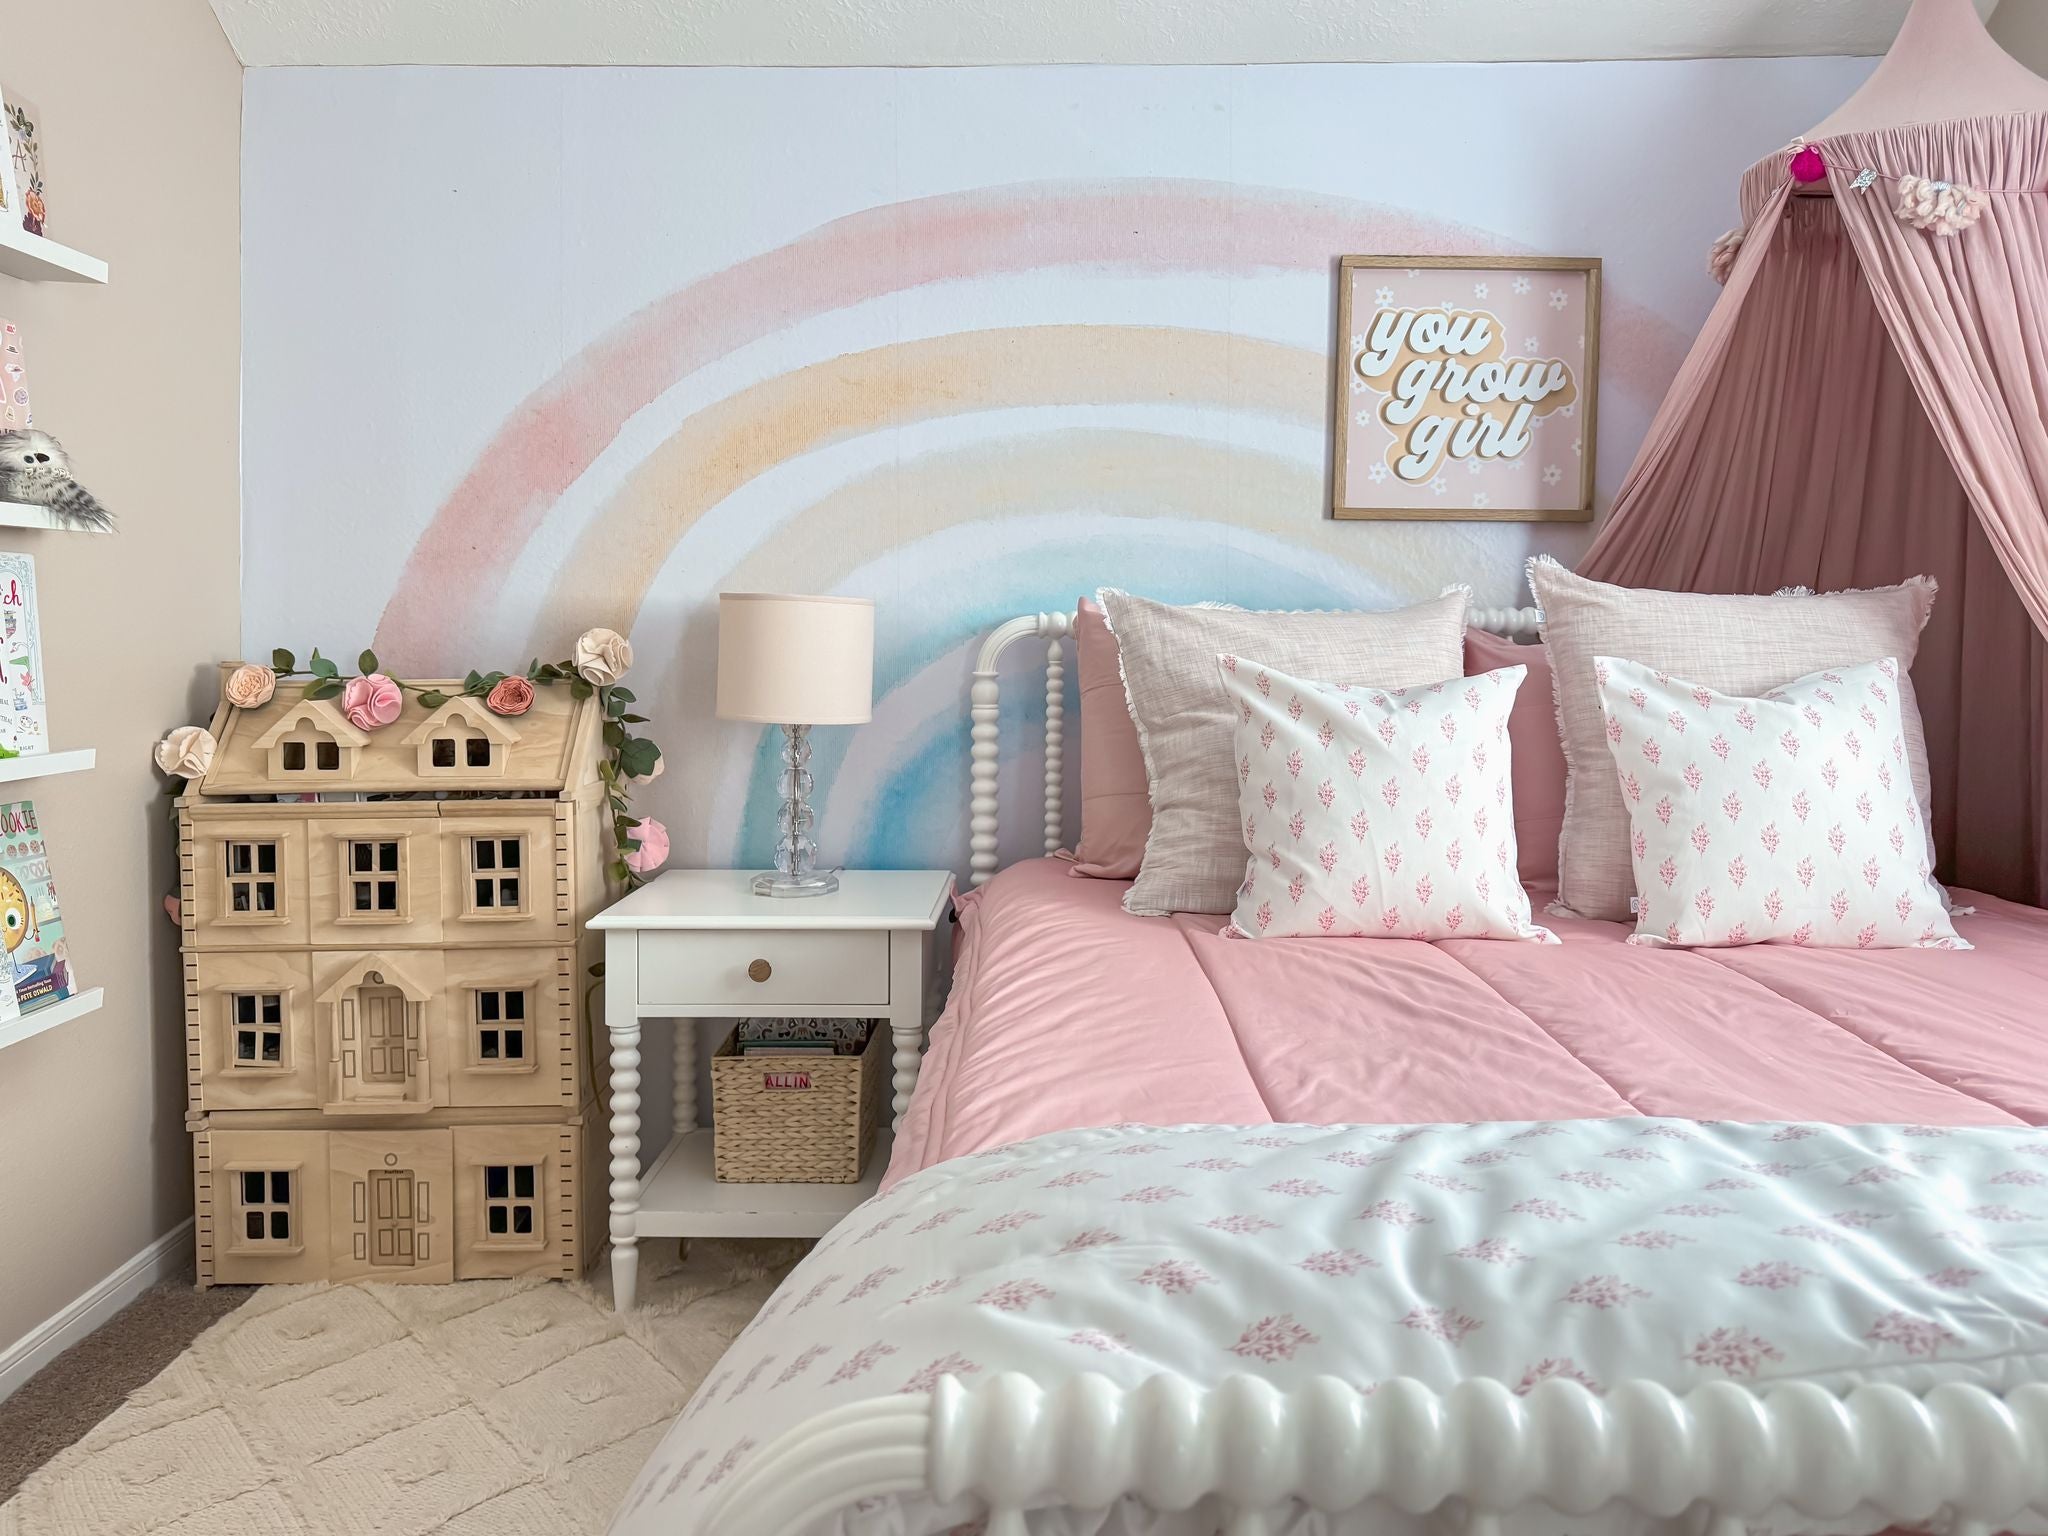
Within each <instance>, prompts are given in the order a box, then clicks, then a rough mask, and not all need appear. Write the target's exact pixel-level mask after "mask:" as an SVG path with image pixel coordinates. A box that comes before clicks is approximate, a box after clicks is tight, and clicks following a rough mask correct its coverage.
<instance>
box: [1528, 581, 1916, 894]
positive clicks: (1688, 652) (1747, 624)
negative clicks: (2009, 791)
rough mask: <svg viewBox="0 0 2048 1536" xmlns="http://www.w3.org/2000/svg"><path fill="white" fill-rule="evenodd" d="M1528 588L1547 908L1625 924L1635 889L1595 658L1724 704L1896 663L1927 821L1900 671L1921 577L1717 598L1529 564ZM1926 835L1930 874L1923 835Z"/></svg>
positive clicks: (1908, 687) (1912, 707)
mask: <svg viewBox="0 0 2048 1536" xmlns="http://www.w3.org/2000/svg"><path fill="white" fill-rule="evenodd" d="M1529 589H1530V591H1532V592H1533V593H1535V595H1536V603H1537V606H1538V607H1540V608H1541V609H1542V610H1543V643H1544V645H1545V646H1547V647H1548V648H1549V651H1550V662H1551V667H1552V678H1553V682H1554V686H1555V688H1556V691H1557V726H1558V734H1559V735H1560V736H1562V737H1563V739H1564V756H1565V768H1566V773H1567V778H1566V783H1565V811H1564V833H1563V835H1562V836H1561V837H1560V838H1559V839H1558V846H1557V899H1558V904H1559V905H1560V906H1562V907H1564V908H1565V909H1566V910H1568V911H1570V912H1574V913H1576V914H1578V915H1579V916H1581V917H1594V918H1604V919H1607V920H1608V921H1611V922H1626V921H1628V919H1629V902H1630V899H1631V898H1632V897H1634V895H1635V894H1636V882H1635V870H1634V866H1633V864H1632V862H1631V858H1630V853H1629V820H1628V807H1627V805H1626V803H1625V802H1624V801H1623V799H1622V794H1621V785H1620V782H1619V780H1618V779H1617V777H1616V775H1615V768H1614V758H1613V755H1612V754H1611V753H1610V751H1609V750H1608V746H1607V715H1606V711H1605V710H1604V709H1603V708H1602V706H1601V703H1600V683H1599V679H1598V677H1597V676H1596V675H1595V669H1594V665H1593V661H1594V658H1595V657H1596V656H1619V657H1622V658H1623V659H1625V660H1628V661H1633V662H1639V663H1641V664H1642V665H1643V666H1646V667H1649V668H1651V669H1653V670H1655V671H1660V672H1670V673H1674V674H1676V675H1677V676H1679V677H1682V678H1684V679H1685V680H1686V681H1687V682H1690V683H1697V684H1699V685H1701V686H1703V687H1706V688H1711V689H1713V690H1714V691H1715V692H1716V693H1726V694H1735V695H1754V694H1761V693H1764V692H1767V691H1768V690H1770V689H1772V688H1778V687H1782V686H1783V685H1784V684H1786V683H1790V682H1793V681H1796V680H1797V679H1799V678H1802V677H1805V676H1807V675H1808V674H1809V673H1813V672H1819V671H1823V670H1825V669H1827V668H1829V667H1854V666H1861V665H1863V664H1864V663H1866V662H1871V661H1875V660H1877V659H1878V658H1880V657H1884V656H1890V657H1896V658H1897V660H1898V663H1899V669H1900V679H1899V713H1900V716H1901V717H1902V722H1903V724H1904V726H1905V736H1906V758H1907V763H1908V766H1909V767H1910V768H1911V770H1912V776H1913V793H1914V795H1915V797H1916V798H1917V799H1918V800H1919V802H1920V821H1921V825H1922V826H1923V827H1927V826H1928V825H1929V822H1928V798H1927V739H1926V736H1925V734H1924V733H1923V731H1922V730H1921V727H1920V705H1919V702H1918V700H1916V699H1915V698H1914V696H1913V683H1912V679H1911V678H1910V677H1909V676H1907V675H1906V673H1907V671H1908V670H1909V669H1910V668H1911V667H1912V665H1913V657H1914V655H1915V654H1916V653H1917V652H1918V651H1919V649H1920V631H1921V629H1922V628H1923V627H1924V626H1925V625H1926V623H1927V615H1928V613H1929V611H1930V610H1931V609H1932V608H1933V606H1934V594H1935V582H1934V578H1933V577H1931V576H1915V577H1914V578H1913V579H1912V580H1910V581H1906V582H1901V583H1900V584H1899V585H1898V586H1896V587H1877V588H1873V589H1872V590H1870V591H1867V592H1820V593H1811V592H1808V593H1799V594H1780V595H1778V596H1774V597H1745V596H1726V597H1724V596H1712V595H1704V594H1700V593H1693V592H1652V591H1640V590H1636V589H1634V588H1630V587H1615V586H1609V585H1608V584H1607V583H1606V582H1604V581H1592V580H1589V579H1588V578H1586V577H1584V576H1578V575H1574V574H1573V573H1572V572H1570V571H1568V570H1566V569H1565V568H1564V567H1563V566H1561V565H1559V564H1558V563H1557V562H1556V561H1555V560H1552V559H1551V558H1550V557H1549V556H1547V555H1539V556H1536V557H1535V558H1533V559H1532V560H1530V562H1529ZM1702 750H1705V746H1704V744H1703V747H1702ZM1927 838H1928V851H1927V862H1928V864H1929V866H1930V867H1931V866H1932V865H1933V862H1934V851H1933V834H1932V832H1931V831H1930V832H1928V834H1927Z"/></svg>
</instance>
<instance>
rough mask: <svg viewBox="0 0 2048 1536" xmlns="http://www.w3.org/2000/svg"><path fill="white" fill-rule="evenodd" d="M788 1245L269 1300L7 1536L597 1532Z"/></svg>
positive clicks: (190, 1353) (30, 1495)
mask: <svg viewBox="0 0 2048 1536" xmlns="http://www.w3.org/2000/svg"><path fill="white" fill-rule="evenodd" d="M805 1246H806V1245H804V1244H800V1243H786V1242H778V1243H768V1242H713V1241H710V1240H703V1241H699V1242H695V1243H692V1244H691V1248H690V1257H689V1260H688V1262H686V1263H682V1264H678V1263H677V1261H676V1258H675V1250H676V1245H675V1244H674V1243H673V1242H669V1241H649V1242H646V1243H643V1244H642V1245H641V1250H640V1252H641V1261H640V1305H639V1307H638V1308H636V1309H635V1310H634V1311H633V1312H631V1313H628V1314H627V1315H626V1316H625V1317H623V1318H621V1317H619V1316H617V1315H616V1314H614V1313H613V1311H612V1308H611V1287H610V1279H609V1276H608V1273H607V1271H606V1270H605V1268H604V1266H603V1265H602V1264H600V1265H599V1267H598V1268H597V1269H595V1270H593V1271H591V1276H590V1281H591V1282H595V1283H594V1284H593V1283H589V1282H586V1283H584V1284H579V1285H563V1284H560V1283H558V1282H552V1283H551V1282H548V1281H531V1280H480V1281H470V1282H467V1283H465V1284H461V1285H379V1286H326V1285H278V1286H266V1287H265V1288H264V1289H262V1290H260V1291H258V1292H257V1293H256V1294H255V1295H254V1296H253V1297H251V1298H250V1300H249V1301H248V1303H247V1304H246V1305H245V1306H243V1307H241V1308H239V1309H238V1310H236V1311H235V1312H233V1313H230V1314H229V1315H228V1316H227V1317H225V1318H223V1319H222V1320H221V1321H220V1322H218V1323H216V1324H215V1325H214V1326H213V1327H211V1328H209V1329H208V1330H207V1331H206V1332H205V1333H203V1334H201V1335H200V1336H199V1338H198V1339H197V1341H195V1342H194V1343H193V1345H192V1347H191V1348H190V1349H188V1350H186V1351H185V1353H184V1354H182V1355H180V1356H179V1357H178V1358H177V1359H176V1360H175V1361H173V1362H172V1363H171V1364H170V1366H168V1367H167V1368H166V1369H165V1370H164V1371H163V1373H162V1374H161V1375H159V1376H158V1377H157V1378H156V1379H155V1380H154V1381H152V1382H150V1383H149V1384H148V1385H147V1386H145V1387H143V1388H142V1389H141V1390H139V1391H138V1392H136V1393H134V1394H133V1395H132V1396H131V1397H130V1398H129V1399H128V1401H127V1402H126V1403H124V1404H123V1405H122V1406H121V1407H119V1408H117V1409H116V1410H115V1411H114V1412H113V1413H112V1414H111V1415H109V1416H108V1417H107V1418H106V1419H105V1420H103V1421H102V1422H101V1423H100V1424H98V1425H97V1426H95V1427H94V1428H93V1429H92V1430H91V1431H90V1432H89V1433H87V1434H86V1435H85V1437H84V1438H83V1439H81V1440H80V1441H79V1442H78V1443H77V1444H76V1445H73V1446H71V1447H70V1448H69V1449H68V1450H65V1451H62V1452H60V1453H58V1454H57V1455H56V1456H55V1457H53V1458H52V1459H51V1460H50V1461H49V1462H48V1463H47V1464H46V1465H45V1466H43V1467H42V1468H41V1469H40V1470H39V1471H37V1472H36V1473H35V1474H34V1475H33V1476H31V1477H30V1478H29V1480H28V1481H27V1483H25V1484H24V1485H23V1487H22V1490H21V1492H20V1493H19V1494H18V1495H17V1496H16V1497H15V1498H14V1499H13V1500H12V1501H11V1502H9V1503H8V1504H6V1505H4V1506H0V1536H141V1533H143V1532H148V1533H150V1536H424V1533H427V1532H446V1533H449V1536H553V1533H557V1532H560V1533H582V1532H601V1531H603V1530H604V1528H605V1525H606V1523H607V1522H608V1521H609V1520H610V1519H611V1515H612V1511H613V1510H614V1509H615V1508H616V1507H617V1505H618V1502H619V1499H620V1497H621V1496H622V1495H623V1494H624V1493H625V1491H626V1487H627V1485H628V1484H629V1483H630V1482H631V1481H632V1478H633V1474H634V1473H635V1472H637V1471H638V1470H639V1469H640V1464H641V1462H642V1461H644V1460H645V1459H646V1457H647V1454H648V1452H649V1451H651V1450H652V1449H653V1448H654V1444H655V1442H656V1441H657V1440H659V1439H660V1438H661V1436H662V1433H663V1432H664V1431H665V1430H666V1429H667V1427H668V1424H669V1421H670V1420H671V1419H672V1418H674V1417H675V1415H676V1413H677V1412H678V1411H680V1409H681V1408H682V1406H683V1404H684V1402H685V1401H686V1400H687V1399H688V1397H689V1395H690V1394H691V1393H692V1392H693V1391H695V1390H696V1387H697V1383H698V1382H699V1381H701V1380H702V1379H703V1377H704V1375H705V1373H706V1372H707V1371H708V1370H710V1368H711V1366H712V1364H713V1363H714V1362H715V1361H716V1360H717V1359H718V1357H719V1356H720V1355H721V1354H723V1353H724V1351H725V1347H726V1345H727V1344H728V1343H730V1342H731V1340H732V1339H733V1337H734V1336H735V1335H736V1334H738V1332H739V1331H740V1329H741V1328H743V1327H745V1326H746V1324H747V1321H748V1319H750V1318H751V1317H753V1315H754V1313H755V1312H756V1311H758V1310H759V1309H760V1306H761V1304H762V1303H763V1302H764V1301H766V1300H767V1298H768V1295H769V1293H770V1292H771V1291H773V1290H774V1288H775V1286H776V1284H777V1282H778V1281H779V1280H780V1279H781V1277H782V1276H783V1275H784V1274H785V1273H787V1272H788V1270H789V1268H790V1267H791V1266H792V1265H793V1264H794V1263H795V1262H796V1261H797V1259H798V1258H799V1257H801V1255H802V1253H803V1251H804V1248H805Z"/></svg>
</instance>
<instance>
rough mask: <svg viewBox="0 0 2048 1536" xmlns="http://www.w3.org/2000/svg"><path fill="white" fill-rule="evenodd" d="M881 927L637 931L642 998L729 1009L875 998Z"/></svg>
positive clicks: (878, 995)
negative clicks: (639, 932)
mask: <svg viewBox="0 0 2048 1536" xmlns="http://www.w3.org/2000/svg"><path fill="white" fill-rule="evenodd" d="M888 1001H889V935H888V934H887V933H885V932H878V931H866V930H862V931H835V930H831V929H824V930H820V929H810V930H803V929H763V930H755V931H736V932H731V933H708V932H701V931H687V930H686V931H681V932H668V933H661V932H645V931H643V932H642V933H641V935H640V1002H641V1004H642V1006H649V1007H652V1006H659V1005H662V1004H668V1005H671V1006H675V1007H699V1008H701V1007H710V1006H712V1005H729V1006H731V1007H733V1008H736V1009H748V1010H752V1009H757V1008H765V1007H776V1008H794V1007H801V1006H804V1005H807V1004H808V1005H813V1006H818V1007H852V1006H856V1005H859V1006H867V1005H873V1006H878V1007H879V1006H882V1005H885V1004H887V1003H888Z"/></svg>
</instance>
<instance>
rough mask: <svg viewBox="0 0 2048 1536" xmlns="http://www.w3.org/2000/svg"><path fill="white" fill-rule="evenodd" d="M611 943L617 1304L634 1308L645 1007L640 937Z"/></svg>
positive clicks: (607, 1008)
mask: <svg viewBox="0 0 2048 1536" xmlns="http://www.w3.org/2000/svg"><path fill="white" fill-rule="evenodd" d="M622 937H623V939H624V942H623V943H620V942H618V941H617V940H613V941H611V942H609V943H607V944H606V945H605V966H604V971H605V987H604V1022H605V1030H606V1032H607V1033H608V1034H609V1035H610V1037H611V1054H612V1078H611V1086H612V1123H611V1129H612V1142H611V1153H612V1161H611V1176H612V1182H611V1196H612V1306H613V1307H614V1308H616V1309H617V1310H618V1311H620V1312H629V1311H631V1310H632V1308H633V1291H634V1287H635V1284H636V1283H637V1281H638V1280H639V1276H640V1250H639V1248H638V1246H636V1245H637V1243H638V1241H639V1239H638V1234H637V1233H636V1232H635V1230H634V1228H635V1222H634V1217H635V1215H636V1214H637V1213H638V1211H639V1209H640V1011H639V993H640V976H639V955H638V950H637V948H636V943H635V940H636V936H635V935H633V934H630V933H629V934H625V935H623V936H622Z"/></svg>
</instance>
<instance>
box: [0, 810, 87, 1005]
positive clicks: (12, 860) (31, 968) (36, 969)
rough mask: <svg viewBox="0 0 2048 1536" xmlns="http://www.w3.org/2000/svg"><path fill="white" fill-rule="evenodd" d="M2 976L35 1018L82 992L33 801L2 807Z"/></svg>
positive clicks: (0, 902) (0, 921) (0, 965)
mask: <svg viewBox="0 0 2048 1536" xmlns="http://www.w3.org/2000/svg"><path fill="white" fill-rule="evenodd" d="M0 957H4V958H0V974H4V977H5V979H6V980H8V981H10V982H11V983H12V985H13V990H14V997H15V1001H16V1004H17V1006H19V1008H20V1009H21V1011H22V1012H23V1013H34V1012H35V1011H36V1010H37V1009H38V1008H47V1007H48V1006H49V1005H50V1004H52V1003H55V1002H60V1001H62V1000H63V999H64V998H67V997H69V996H71V994H72V993H74V992H76V991H77V990H78V980H77V978H76V977H75V976H74V975H73V974H72V970H71V951H70V949H69V947H68V946H67V945H66V944H65V942H64V920H63V918H62V917H61V916H60V915H59V914H58V910H57V884H56V882H55V881H54V880H52V879H51V878H50V853H49V848H48V846H47V845H46V844H45V843H44V842H43V833H42V829H41V828H40V827H39V826H37V824H36V807H35V802H34V801H32V800H15V801H11V802H9V803H7V804H4V805H0Z"/></svg>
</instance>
